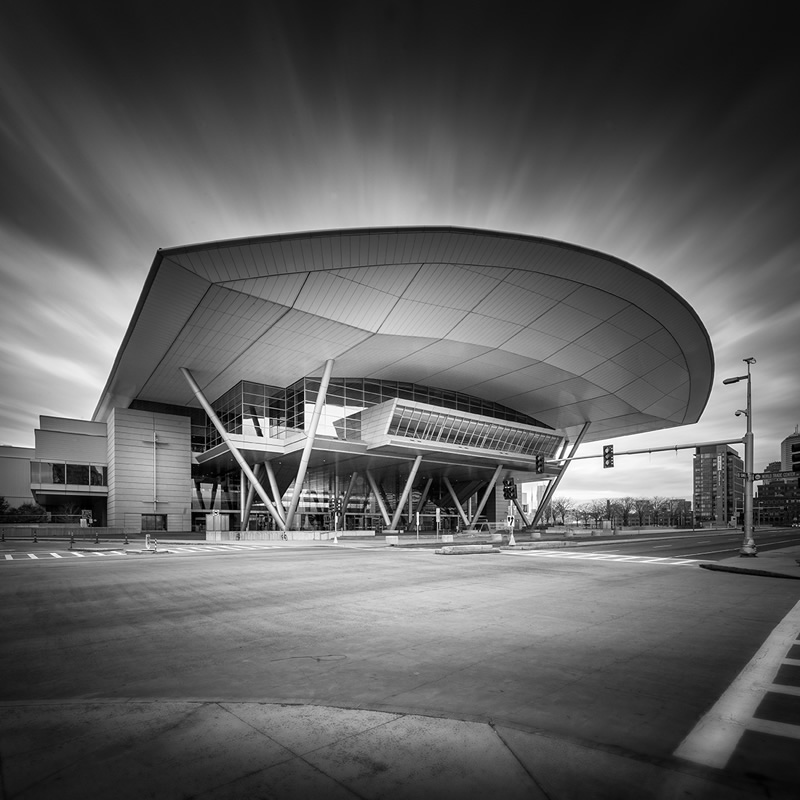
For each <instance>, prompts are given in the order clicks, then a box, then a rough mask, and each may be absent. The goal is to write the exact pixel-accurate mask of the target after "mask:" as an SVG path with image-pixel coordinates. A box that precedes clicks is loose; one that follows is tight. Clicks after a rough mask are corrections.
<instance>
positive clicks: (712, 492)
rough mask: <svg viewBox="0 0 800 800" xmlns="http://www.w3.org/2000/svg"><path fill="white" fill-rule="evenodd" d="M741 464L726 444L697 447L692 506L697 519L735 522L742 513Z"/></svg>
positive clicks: (712, 521) (710, 521)
mask: <svg viewBox="0 0 800 800" xmlns="http://www.w3.org/2000/svg"><path fill="white" fill-rule="evenodd" d="M743 472H744V464H743V463H742V459H741V458H740V457H739V454H738V453H737V452H736V451H735V450H734V449H733V448H732V447H729V446H728V445H724V444H722V445H706V446H704V447H698V448H696V450H695V454H694V476H693V477H694V494H693V506H694V510H695V518H696V520H697V521H698V522H708V523H712V524H714V525H736V524H738V523H739V521H740V520H741V518H742V516H743V512H744V476H743Z"/></svg>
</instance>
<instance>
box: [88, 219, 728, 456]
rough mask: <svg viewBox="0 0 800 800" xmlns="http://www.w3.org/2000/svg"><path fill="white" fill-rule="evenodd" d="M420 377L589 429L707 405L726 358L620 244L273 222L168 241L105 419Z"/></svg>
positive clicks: (673, 419)
mask: <svg viewBox="0 0 800 800" xmlns="http://www.w3.org/2000/svg"><path fill="white" fill-rule="evenodd" d="M329 358H333V359H335V360H336V363H335V366H334V371H333V375H334V376H340V377H364V378H381V379H385V380H397V381H408V382H412V383H419V384H425V385H429V386H436V387H441V388H443V389H452V390H457V391H460V392H466V393H468V394H471V395H477V396H478V397H482V398H485V399H487V400H494V401H496V402H498V403H502V404H504V405H506V406H510V407H511V408H514V409H517V410H519V411H521V412H523V413H525V414H529V415H530V416H532V417H535V418H537V419H540V420H542V421H543V422H544V423H546V424H548V425H551V426H552V427H553V428H556V429H558V430H561V431H564V432H565V433H566V435H568V436H569V437H570V438H573V437H574V436H575V435H576V434H577V432H578V431H579V430H580V428H581V426H582V425H583V423H584V422H587V421H590V422H591V423H592V424H591V427H590V429H589V431H588V434H587V437H586V439H585V441H597V440H601V439H609V438H614V437H617V436H622V435H625V434H631V433H640V432H644V431H652V430H657V429H661V428H668V427H671V426H676V425H685V424H689V423H693V422H696V421H697V420H698V419H699V417H700V414H701V413H702V411H703V409H704V408H705V405H706V402H707V400H708V396H709V393H710V391H711V381H712V378H713V372H714V357H713V352H712V349H711V343H710V340H709V337H708V334H707V332H706V330H705V328H704V327H703V325H702V323H701V322H700V320H699V318H698V317H697V315H696V314H695V313H694V311H693V310H692V308H691V307H690V306H689V305H688V303H686V301H684V300H683V299H682V298H681V297H679V296H678V295H677V294H676V293H675V292H674V291H672V290H671V289H670V288H669V287H668V286H666V285H665V284H664V283H662V282H661V281H659V280H657V279H656V278H654V277H652V276H651V275H648V274H647V273H645V272H643V271H642V270H640V269H638V268H636V267H633V266H631V265H630V264H627V263H625V262H623V261H621V260H619V259H616V258H613V257H612V256H608V255H605V254H603V253H598V252H594V251H591V250H587V249H585V248H582V247H577V246H574V245H569V244H565V243H563V242H558V241H553V240H548V239H541V238H536V237H530V236H521V235H515V234H506V233H497V232H491V231H482V230H472V229H463V228H396V229H395V228H391V229H390V228H385V229H362V230H340V231H322V232H317V233H302V234H290V235H283V236H264V237H256V238H250V239H240V240H233V241H225V242H215V243H211V244H201V245H192V246H188V247H177V248H173V249H169V250H159V251H158V253H157V254H156V258H155V260H154V262H153V265H152V267H151V270H150V273H149V275H148V278H147V282H146V284H145V287H144V289H143V291H142V295H141V297H140V299H139V303H138V305H137V307H136V311H135V313H134V316H133V319H132V320H131V323H130V325H129V327H128V331H127V333H126V335H125V339H124V340H123V343H122V346H121V347H120V350H119V353H118V354H117V359H116V361H115V363H114V367H113V369H112V372H111V375H110V376H109V379H108V382H107V384H106V387H105V390H104V392H103V395H102V397H101V399H100V403H99V405H98V407H97V409H96V411H95V415H94V419H96V420H103V419H105V418H106V416H107V414H108V413H109V411H110V410H111V408H113V407H115V406H122V407H127V406H128V405H129V404H130V402H131V401H132V400H133V399H135V398H140V399H144V400H151V401H157V402H163V403H172V404H176V405H186V406H192V405H195V404H196V403H195V400H194V397H193V395H192V392H191V390H190V389H189V387H188V386H187V384H186V382H185V380H184V378H183V376H182V375H181V373H180V371H179V367H188V368H189V369H190V370H191V371H192V373H193V374H194V376H195V379H196V380H197V382H198V383H199V384H200V386H201V388H202V389H203V391H204V393H205V394H206V397H208V398H209V399H210V400H212V401H213V400H214V399H215V398H217V397H218V396H219V395H221V394H222V393H223V392H224V391H226V390H227V389H229V388H230V387H231V386H233V385H234V384H235V383H237V382H238V381H239V380H250V381H256V382H260V383H266V384H271V385H274V386H288V385H289V384H291V383H293V382H294V381H296V380H298V379H299V378H302V377H304V376H307V375H320V374H321V373H322V368H323V365H324V362H325V361H326V359H329Z"/></svg>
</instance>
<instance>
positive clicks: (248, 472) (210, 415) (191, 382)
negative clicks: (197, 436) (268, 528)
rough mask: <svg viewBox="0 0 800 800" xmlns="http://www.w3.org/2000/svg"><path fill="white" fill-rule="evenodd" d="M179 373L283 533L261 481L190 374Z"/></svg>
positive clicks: (186, 370)
mask: <svg viewBox="0 0 800 800" xmlns="http://www.w3.org/2000/svg"><path fill="white" fill-rule="evenodd" d="M180 369H181V372H182V373H183V377H184V378H186V383H188V384H189V386H190V388H191V390H192V391H193V392H194V396H195V397H196V398H197V400H198V402H199V403H200V405H201V406H202V407H203V411H205V412H206V414H207V415H208V418H209V419H210V420H211V424H212V425H213V426H214V427H215V428H216V429H217V433H219V435H220V438H221V439H222V441H223V442H225V446H226V447H227V448H228V450H230V453H231V455H232V456H233V457H234V458H235V459H236V463H237V464H238V465H239V466H240V467H241V468H242V472H244V474H245V475H246V476H247V480H249V481H250V483H251V484H252V485H253V486H254V487H255V490H256V492H257V493H258V496H259V497H260V498H261V501H262V502H263V503H264V505H265V506H266V508H267V511H269V513H270V514H271V515H272V518H273V519H274V520H275V523H276V524H277V526H278V528H280V530H282V531H285V530H286V525H285V524H284V522H283V520H282V519H281V518H280V516H279V515H278V512H277V511H276V510H275V506H274V505H272V501H271V500H270V499H269V497H268V496H267V493H266V491H265V490H264V487H263V486H262V485H261V481H259V480H258V478H256V476H255V475H254V474H253V470H252V469H250V465H249V464H248V463H247V461H246V460H245V458H244V456H243V455H242V454H241V453H240V452H239V450H238V448H237V447H236V445H235V444H234V443H233V442H232V441H231V438H230V436H228V432H227V431H226V430H225V426H224V425H223V424H222V423H221V422H220V419H219V417H218V416H217V415H216V413H215V412H214V409H213V408H211V403H209V402H208V400H206V398H205V395H204V394H203V392H202V390H201V389H200V387H199V386H198V385H197V382H196V381H195V379H194V377H193V376H192V373H191V372H189V370H188V369H186V367H181V368H180Z"/></svg>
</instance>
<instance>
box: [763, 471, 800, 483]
mask: <svg viewBox="0 0 800 800" xmlns="http://www.w3.org/2000/svg"><path fill="white" fill-rule="evenodd" d="M770 478H800V472H793V471H792V470H787V471H784V472H754V473H753V480H754V481H768V480H769V479H770Z"/></svg>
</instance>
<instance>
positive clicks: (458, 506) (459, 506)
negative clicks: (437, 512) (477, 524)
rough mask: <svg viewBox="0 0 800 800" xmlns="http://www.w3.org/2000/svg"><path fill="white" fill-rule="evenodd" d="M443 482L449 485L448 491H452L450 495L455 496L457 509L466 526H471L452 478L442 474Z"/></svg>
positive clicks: (454, 500)
mask: <svg viewBox="0 0 800 800" xmlns="http://www.w3.org/2000/svg"><path fill="white" fill-rule="evenodd" d="M442 483H444V485H445V486H446V487H447V491H448V492H450V497H452V498H453V502H454V503H455V504H456V510H457V511H458V513H459V514H460V515H461V519H462V521H463V522H464V528H469V520H468V519H467V515H466V512H465V511H464V509H463V507H462V506H461V502H460V501H459V499H458V496H457V495H456V490H455V489H454V488H453V484H452V483H450V478H448V477H447V475H442Z"/></svg>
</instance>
